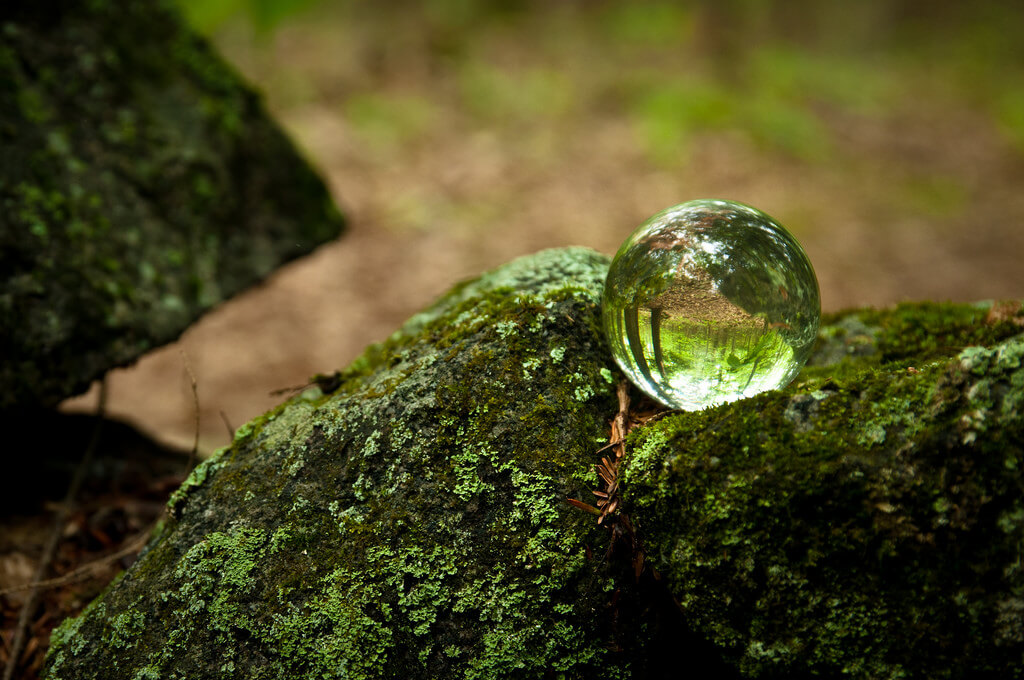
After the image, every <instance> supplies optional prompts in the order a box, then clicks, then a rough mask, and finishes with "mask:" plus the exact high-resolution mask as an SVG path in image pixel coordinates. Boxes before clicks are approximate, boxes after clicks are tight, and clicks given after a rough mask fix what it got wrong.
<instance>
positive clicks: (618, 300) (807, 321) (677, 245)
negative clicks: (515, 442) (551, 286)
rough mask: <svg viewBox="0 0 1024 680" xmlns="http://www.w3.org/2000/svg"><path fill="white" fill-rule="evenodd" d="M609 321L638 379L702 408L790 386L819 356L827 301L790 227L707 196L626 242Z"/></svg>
mask: <svg viewBox="0 0 1024 680" xmlns="http://www.w3.org/2000/svg"><path fill="white" fill-rule="evenodd" d="M602 317H603V323H604V330H605V334H606V335H607V336H608V342H609V344H610V345H611V349H612V354H613V355H614V357H615V361H616V362H617V363H618V364H619V366H620V367H621V368H622V370H623V371H624V372H625V373H626V375H627V376H628V377H629V379H630V380H631V381H632V382H633V383H634V384H635V385H636V386H637V387H639V388H640V389H641V390H643V391H644V392H645V393H647V394H648V395H650V396H651V397H653V398H654V399H656V400H658V401H660V402H661V403H663V404H665V405H666V406H669V407H671V408H676V409H683V410H687V411H693V410H698V409H702V408H707V407H709V406H714V405H717V404H722V403H726V402H730V401H735V400H736V399H740V398H743V397H749V396H753V395H755V394H757V393H759V392H763V391H765V390H772V389H778V388H781V387H784V386H785V385H787V384H788V383H789V382H790V381H791V380H792V379H793V377H794V376H796V374H797V373H798V372H799V371H800V369H801V367H803V365H804V363H805V362H806V361H807V357H808V356H809V355H810V353H811V346H812V345H813V344H814V339H815V337H816V335H817V332H818V323H819V320H820V317H821V300H820V297H819V294H818V280H817V278H816V277H815V275H814V268H813V267H811V262H810V260H808V259H807V254H806V253H804V250H803V248H801V247H800V244H799V243H797V241H796V239H794V238H793V236H792V235H791V234H790V233H789V232H788V231H786V229H785V228H783V227H782V226H781V225H780V224H779V223H778V222H776V221H775V220H773V219H772V218H771V217H769V216H768V215H766V214H765V213H763V212H761V211H760V210H757V209H756V208H752V207H750V206H748V205H743V204H742V203H735V202H733V201H718V200H700V201H690V202H688V203H683V204H681V205H677V206H675V207H672V208H668V209H667V210H663V211H662V212H660V213H658V214H657V215H654V216H653V217H651V218H650V219H649V220H647V221H646V222H644V223H643V224H641V225H640V226H639V227H638V228H637V230H636V231H634V232H633V233H632V234H631V235H630V236H629V238H627V239H626V242H625V243H623V244H622V247H621V248H619V252H618V253H617V254H616V255H615V259H613V260H612V264H611V268H610V269H609V271H608V277H607V279H605V284H604V293H603V295H602Z"/></svg>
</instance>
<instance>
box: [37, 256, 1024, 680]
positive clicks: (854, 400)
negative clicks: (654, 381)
mask: <svg viewBox="0 0 1024 680" xmlns="http://www.w3.org/2000/svg"><path fill="white" fill-rule="evenodd" d="M606 268H607V259H606V258H604V257H603V256H600V255H598V254H596V253H593V252H591V251H587V250H583V249H567V250H563V251H546V252H543V253H539V254H537V255H535V256H532V257H529V258H523V259H520V260H517V261H515V262H512V263H510V264H508V265H505V266H504V267H501V268H499V269H497V270H494V271H493V272H490V273H488V274H486V275H484V276H483V277H481V278H480V279H478V280H476V281H474V282H472V283H469V284H465V285H462V286H459V287H457V288H456V289H454V290H453V291H452V292H451V293H450V294H449V295H448V296H446V297H445V298H443V299H442V300H441V301H439V302H438V303H437V304H436V305H435V306H433V307H432V308H431V309H429V310H427V311H426V312H424V313H422V314H420V315H417V316H416V317H414V318H413V319H411V320H410V321H409V322H408V323H407V324H406V325H405V326H403V328H402V329H400V330H399V331H398V332H396V333H395V334H394V335H393V336H392V337H391V338H389V339H388V340H387V341H386V342H384V343H382V344H380V345H377V346H373V347H371V348H369V349H368V350H367V352H366V353H365V354H364V355H363V356H362V357H361V358H360V359H358V360H357V361H356V362H354V363H353V365H352V366H350V367H349V368H347V369H346V370H344V371H342V372H340V373H339V374H337V375H336V376H331V377H329V379H328V378H324V379H322V380H320V381H319V385H318V386H315V387H312V388H310V389H309V390H307V391H306V392H304V393H303V394H301V395H298V396H296V397H294V398H292V399H291V400H289V401H288V402H286V403H285V404H282V405H281V406H280V407H278V408H277V409H275V410H273V411H271V412H270V413H268V414H266V415H265V416H263V417H261V418H259V419H257V420H255V421H253V422H251V423H249V424H248V425H246V426H244V427H243V428H241V429H240V430H239V431H238V433H237V435H236V438H235V441H234V442H233V444H232V445H231V446H230V447H227V448H225V449H223V450H222V451H220V452H218V453H217V454H216V455H215V456H214V457H213V458H211V459H210V460H208V461H206V462H204V463H203V464H202V465H201V466H200V467H199V468H198V469H197V470H196V471H195V472H194V473H193V475H192V477H191V478H190V479H189V480H188V481H187V482H186V483H185V484H184V485H183V486H182V488H181V489H180V490H179V491H178V492H177V493H176V494H175V495H174V497H173V498H172V500H171V502H170V508H169V516H168V519H167V520H166V522H165V523H164V525H163V526H162V527H161V529H160V530H159V531H158V532H157V534H156V535H155V536H154V538H153V540H152V542H151V543H150V545H149V546H148V547H147V549H146V550H145V551H144V553H143V554H142V556H140V558H139V560H138V561H137V562H136V564H135V565H134V566H133V567H132V568H131V569H129V570H128V571H127V572H126V573H125V574H124V576H123V577H122V578H120V579H119V580H118V581H116V582H115V583H114V584H113V585H112V586H111V587H110V588H109V589H108V590H107V592H106V593H105V594H104V595H103V596H101V597H100V598H98V599H97V600H96V601H95V602H93V603H92V604H91V605H90V606H89V608H88V609H87V610H86V611H85V612H84V613H83V615H82V616H80V617H78V618H77V619H74V620H69V621H67V622H65V623H64V624H63V625H62V626H61V628H60V629H58V631H57V632H56V633H55V635H54V639H53V645H52V649H51V653H50V656H49V660H48V670H47V677H48V678H50V680H58V679H62V680H71V679H76V678H175V677H177V678H185V677H188V678H237V677H246V678H278V677H290V678H438V677H457V678H546V677H552V678H554V677H559V678H594V677H602V678H631V677H644V678H652V677H678V676H679V674H680V673H681V672H682V670H681V669H683V670H685V669H689V668H696V667H699V666H700V665H701V664H705V663H715V662H718V663H723V664H727V666H725V667H723V668H721V669H719V670H716V671H715V677H723V678H727V677H738V676H739V674H742V675H743V676H747V677H776V678H799V677H805V676H807V677H809V676H824V677H835V676H839V675H844V674H845V675H846V676H848V677H851V678H897V677H899V678H966V677H993V678H1013V677H1018V676H1019V675H1020V673H1021V671H1022V670H1024V660H1022V651H1024V630H1022V626H1021V617H1020V612H1021V610H1022V609H1024V606H1022V604H1024V601H1022V600H1021V596H1020V593H1021V592H1024V574H1022V570H1021V567H1020V560H1021V552H1020V550H1021V545H1022V544H1024V500H1022V499H1024V494H1022V493H1021V492H1022V491H1024V489H1022V488H1021V487H1022V477H1021V473H1020V469H1019V465H1020V463H1021V462H1022V460H1024V459H1022V456H1024V451H1022V448H1021V441H1022V439H1024V437H1022V436H1021V435H1022V427H1024V426H1022V418H1021V416H1020V404H1021V401H1022V398H1024V397H1022V395H1024V366H1022V362H1024V338H1022V336H1021V333H1020V331H1021V328H1020V326H1019V325H1018V323H1019V321H1020V319H1021V311H1020V305H1019V304H1018V305H1016V306H1015V307H1014V308H1013V310H1012V313H1009V314H1002V315H998V314H992V311H991V310H988V309H986V308H984V307H978V306H974V307H972V306H956V305H905V306H901V307H899V308H896V309H893V310H887V311H883V312H875V311H864V312H857V313H854V314H851V315H849V316H847V317H845V318H835V319H831V320H826V324H825V325H824V326H823V329H822V335H821V339H820V343H819V344H820V346H819V350H818V353H817V355H816V356H818V357H820V358H823V359H822V361H826V362H833V363H827V365H818V366H811V367H809V368H807V369H805V371H804V373H802V374H801V376H800V377H798V379H797V381H796V382H795V384H794V385H792V386H790V387H789V388H787V389H786V390H784V391H781V392H771V393H767V394H764V395H761V396H759V397H756V398H753V399H748V400H743V401H741V402H737V403H734V404H730V405H725V406H721V407H718V408H714V409H709V410H706V411H703V412H699V413H687V414H674V415H669V416H667V417H664V418H661V419H660V420H656V421H653V422H650V423H648V424H647V425H645V426H644V427H643V428H642V429H640V430H638V431H637V432H636V433H634V434H633V435H632V436H631V438H630V444H629V450H628V451H627V455H626V457H625V458H624V463H623V465H624V466H625V469H626V480H627V486H626V492H625V495H624V499H623V501H624V503H625V508H626V512H628V513H629V515H630V517H631V518H632V521H633V524H634V525H635V526H636V527H637V531H638V535H639V537H640V539H641V540H642V541H643V544H644V546H645V548H644V549H645V550H646V553H647V555H648V558H647V562H648V564H649V565H651V566H653V567H654V569H656V570H657V571H658V572H660V578H656V577H655V576H654V571H652V570H651V569H647V570H646V571H645V572H644V573H643V574H642V575H641V576H640V578H639V579H637V578H635V577H634V573H633V567H634V565H635V563H636V559H635V556H636V553H632V554H630V552H631V551H629V550H626V551H625V553H626V554H625V555H623V554H622V553H623V551H622V550H621V549H619V548H616V550H614V551H612V553H611V554H610V555H609V554H608V547H609V545H610V544H611V545H613V546H614V545H618V546H622V545H623V544H624V543H626V544H627V545H628V541H625V542H624V541H622V540H618V541H616V542H615V543H612V537H611V535H610V533H609V530H608V529H607V528H605V527H598V526H597V525H596V524H595V521H594V517H593V515H590V514H587V513H585V512H583V511H581V510H579V509H577V508H574V507H572V506H570V505H569V504H567V503H566V502H565V499H566V498H567V497H571V498H576V499H583V500H585V501H587V502H590V499H591V498H593V497H592V495H591V494H590V491H591V490H592V489H594V488H596V486H597V480H596V476H595V474H594V471H593V465H594V464H595V463H596V462H597V460H598V459H599V454H598V453H597V451H598V450H599V449H600V448H601V447H602V446H603V444H604V443H605V442H606V441H607V436H608V421H609V419H611V418H612V417H613V416H614V414H615V412H616V408H617V405H616V400H615V395H614V393H615V384H616V383H617V381H618V380H619V373H618V371H617V369H615V367H614V366H613V365H612V363H611V360H610V358H609V354H608V350H607V347H606V345H605V342H604V340H603V337H602V334H601V332H600V327H599V319H600V315H599V310H598V306H597V301H598V300H599V296H600V290H601V285H602V281H603V277H604V274H605V271H606ZM854 319H855V320H856V323H854V322H853V320H854ZM965 347H967V348H966V349H965ZM609 524H611V525H612V527H613V528H612V531H613V532H616V533H618V535H619V536H620V537H621V536H622V530H623V529H624V527H625V522H624V521H623V520H622V519H621V518H620V519H618V520H615V519H613V520H611V521H610V522H609ZM673 598H674V599H675V601H677V602H678V607H677V606H675V605H674V604H673ZM667 662H670V663H667ZM666 668H668V669H670V670H668V672H667V673H666V671H665V670H664V669H666Z"/></svg>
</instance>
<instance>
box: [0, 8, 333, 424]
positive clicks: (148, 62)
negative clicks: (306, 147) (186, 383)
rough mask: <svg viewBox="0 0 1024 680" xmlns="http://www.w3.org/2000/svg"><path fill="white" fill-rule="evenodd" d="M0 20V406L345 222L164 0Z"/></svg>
mask: <svg viewBox="0 0 1024 680" xmlns="http://www.w3.org/2000/svg"><path fill="white" fill-rule="evenodd" d="M0 32H2V34H3V41H2V43H0V81H2V82H3V83H4V86H3V87H0V207H2V209H0V356H3V358H4V360H3V362H2V363H0V408H8V407H11V406H14V405H20V406H30V405H41V406H52V405H54V404H56V403H57V402H58V401H59V400H61V399H62V398H64V397H67V396H69V395H73V394H76V393H78V392H80V391H82V390H83V389H85V387H86V386H87V385H88V383H89V382H90V381H91V380H93V379H94V378H97V377H99V376H100V375H102V374H103V373H104V372H106V371H107V370H109V369H110V368H113V367H115V366H120V365H124V364H126V363H128V362H130V361H132V360H133V359H135V358H136V357H137V356H138V355H139V354H141V353H143V352H145V351H146V350H148V349H151V348H153V347H156V346H159V345H161V344H163V343H166V342H168V341H170V340H173V339H174V338H176V337H177V336H178V334H179V333H181V331H183V330H184V329H185V327H186V326H188V325H189V324H190V323H191V322H192V321H194V320H195V319H196V318H197V317H198V316H199V315H200V314H201V313H202V312H203V311H205V310H207V309H209V308H210V307H211V306H213V305H215V304H217V303H218V302H221V301H222V300H224V299H226V298H228V297H230V296H231V295H233V294H235V293H237V292H238V291H240V290H242V289H243V288H245V287H247V286H250V285H252V284H253V283H255V282H257V281H259V280H260V279H261V278H263V277H265V276H266V275H267V274H269V273H270V272H271V271H272V270H274V269H275V268H276V267H278V266H279V265H280V264H282V263H283V262H285V261H287V260H290V259H292V258H295V257H297V256H299V255H301V254H303V253H306V252H309V251H310V250H312V249H313V248H314V247H315V246H317V245H318V244H320V243H323V242H325V241H327V240H330V239H332V238H334V237H336V236H337V235H338V234H339V232H340V230H341V227H342V220H341V217H340V215H339V214H338V213H337V210H336V209H335V207H334V206H333V204H332V202H331V200H330V198H329V197H328V195H327V192H326V190H325V188H324V186H323V184H322V183H321V181H320V179H319V178H318V177H317V176H316V175H315V173H314V172H313V171H312V170H311V169H310V168H309V167H308V166H307V165H306V163H305V162H304V161H303V160H302V159H301V158H300V157H299V156H298V155H297V154H296V152H295V150H294V148H293V147H292V145H291V144H290V143H289V141H288V140H287V139H286V138H285V136H284V135H283V134H282V132H281V131H280V129H279V128H278V127H277V126H276V124H274V123H273V122H271V120H270V119H269V118H268V117H267V115H266V113H265V112H264V110H263V107H262V105H261V103H260V101H259V98H258V96H257V95H256V94H255V93H254V92H252V91H251V90H250V89H248V88H247V87H246V86H245V85H244V84H243V83H242V82H241V81H240V79H239V78H238V77H237V76H236V75H235V74H234V72H233V71H232V70H231V69H230V68H228V67H227V66H226V65H225V64H224V63H223V62H222V61H221V60H220V59H219V58H218V57H217V56H215V55H214V54H213V53H212V52H211V50H210V49H209V47H208V46H207V44H206V43H205V42H204V41H203V40H202V39H201V38H199V37H197V36H196V35H194V34H193V33H192V32H190V31H189V30H187V29H185V28H184V27H183V26H182V25H181V23H180V21H179V18H178V16H177V14H176V13H175V12H174V10H173V9H172V8H171V7H170V5H169V3H165V2H160V1H158V0H150V1H147V2H138V3H129V4H127V5H125V4H124V3H113V2H103V1H97V2H86V3H72V2H62V1H59V0H47V1H44V2H33V3H28V2H20V3H15V4H14V5H13V6H5V8H4V20H3V21H2V23H0Z"/></svg>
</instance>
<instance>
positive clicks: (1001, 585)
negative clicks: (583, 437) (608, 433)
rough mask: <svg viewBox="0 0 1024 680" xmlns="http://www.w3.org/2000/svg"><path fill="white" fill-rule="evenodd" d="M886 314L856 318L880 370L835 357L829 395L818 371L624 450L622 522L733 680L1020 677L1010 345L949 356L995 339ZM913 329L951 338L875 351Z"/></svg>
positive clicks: (1019, 493)
mask: <svg viewBox="0 0 1024 680" xmlns="http://www.w3.org/2000/svg"><path fill="white" fill-rule="evenodd" d="M889 314H890V315H893V316H896V317H897V319H890V318H888V317H887V315H886V314H884V313H872V314H871V315H870V317H872V318H871V322H872V323H871V325H872V326H874V327H876V328H879V329H881V330H880V331H879V332H878V337H880V338H882V340H880V341H879V342H880V347H881V348H882V349H881V350H880V352H881V354H882V355H883V356H885V357H889V359H890V361H891V362H892V363H888V364H885V363H882V364H880V363H879V362H878V357H877V356H875V355H874V353H867V354H865V355H863V358H862V359H861V360H860V361H859V362H858V361H857V360H856V359H855V358H847V359H845V360H844V362H843V364H837V365H836V366H835V368H837V369H841V371H842V374H843V375H842V379H841V380H831V379H829V378H828V377H827V376H824V375H822V371H823V370H827V368H826V369H820V368H819V369H813V370H812V371H811V376H810V377H807V376H805V378H804V383H803V385H802V386H797V387H793V388H790V390H788V391H787V392H781V393H779V392H777V393H768V394H764V395H761V396H759V397H756V398H754V399H751V400H746V401H743V402H738V403H736V404H734V405H730V406H727V407H719V408H716V409H711V410H707V411H703V412H697V413H687V414H680V415H677V416H672V417H668V418H665V419H664V420H662V421H659V422H656V423H654V424H652V425H651V426H650V427H647V428H644V429H643V430H641V431H640V432H639V433H637V434H636V435H635V436H634V437H633V439H632V440H631V442H630V444H631V446H630V451H631V453H630V454H629V456H630V457H629V459H628V460H627V466H626V488H627V501H628V502H627V508H628V510H629V511H630V512H631V513H632V514H633V516H634V518H636V519H635V521H636V522H637V524H638V525H639V526H640V530H641V532H642V535H643V536H644V537H645V539H646V541H647V544H648V546H649V547H650V551H651V552H652V559H653V561H654V563H655V564H656V566H657V568H658V569H659V570H661V571H662V573H663V574H664V575H665V577H666V579H667V580H668V581H669V583H670V587H671V589H672V590H673V593H674V595H675V597H676V598H677V599H678V601H679V602H680V604H681V606H682V609H683V611H684V614H685V616H686V617H687V620H689V621H691V622H692V623H693V625H694V626H695V628H696V629H697V630H698V631H699V632H701V633H702V634H704V635H706V636H707V637H708V638H709V639H711V640H712V641H714V642H715V644H717V645H718V646H719V647H720V649H722V650H723V652H724V654H725V655H726V657H727V658H729V659H731V661H732V663H733V664H734V665H735V666H736V667H737V668H738V669H739V670H740V671H741V672H742V673H743V674H744V675H747V676H750V677H769V678H775V677H779V678H788V677H804V676H805V675H810V676H815V677H818V676H821V677H840V676H842V677H855V678H967V677H998V678H1013V677H1018V676H1019V675H1020V674H1021V673H1022V671H1024V644H1022V642H1024V637H1022V636H1020V631H1021V626H1020V625H1018V623H1015V621H1019V620H1017V619H1014V614H1013V612H1017V611H1018V606H1019V604H1020V603H1021V593H1022V592H1024V570H1022V569H1021V568H1020V564H1021V545H1024V527H1022V525H1021V522H1020V519H1021V517H1024V509H1022V508H1024V506H1022V501H1021V499H1022V498H1024V478H1022V477H1021V474H1020V470H1019V468H1018V465H1019V461H1020V460H1021V455H1024V417H1022V414H1021V409H1020V404H1021V400H1022V395H1024V365H1022V355H1021V352H1022V351H1024V336H1022V335H1019V334H1018V335H1012V336H1010V337H1008V338H1006V339H1004V340H1002V341H1001V342H998V343H996V344H994V345H991V346H989V347H970V348H967V349H964V350H962V351H959V354H957V352H958V350H959V348H960V347H961V346H962V344H961V343H963V342H964V339H965V337H966V338H970V337H977V336H979V335H984V334H990V333H993V330H992V329H991V328H989V327H985V328H982V329H980V330H975V331H971V330H968V329H967V328H966V327H964V326H963V323H964V322H963V319H964V318H965V316H966V314H967V312H966V310H965V309H964V308H955V309H953V310H951V311H947V312H941V311H940V310H939V309H938V308H937V307H935V306H918V307H910V306H902V307H900V308H897V309H895V310H892V311H890V312H889ZM921 315H924V318H927V319H931V320H932V321H931V323H937V322H936V321H935V319H939V318H945V319H947V320H948V321H949V323H950V324H951V325H952V327H951V328H947V329H944V330H943V329H939V328H935V327H929V329H928V330H927V331H926V332H927V333H931V334H933V335H934V337H935V338H937V340H936V341H935V342H929V341H926V340H923V339H921V338H916V339H915V338H910V341H911V342H913V343H915V346H916V347H917V349H916V351H917V352H918V354H907V353H906V352H896V351H895V350H892V349H888V350H887V349H884V348H885V346H886V345H885V342H888V341H887V340H884V338H885V334H886V333H889V332H892V331H891V330H886V329H894V328H902V329H909V328H911V327H913V326H915V325H916V323H917V322H916V321H914V319H918V320H920V319H921V318H922V316H921ZM922 323H924V322H922ZM1005 330H1006V329H1001V330H1000V331H999V332H1004V331H1005ZM1017 330H1018V331H1019V328H1018V329H1017ZM906 332H907V333H910V330H906ZM989 337H991V336H989ZM947 342H948V343H950V345H951V346H952V348H953V350H952V356H950V355H948V354H947V355H946V357H947V358H946V359H944V360H936V359H935V354H936V352H938V351H940V347H941V346H944V344H945V343H947ZM907 362H909V363H912V364H914V367H912V368H911V369H910V370H908V368H906V367H905V366H904V364H906V363H907Z"/></svg>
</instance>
